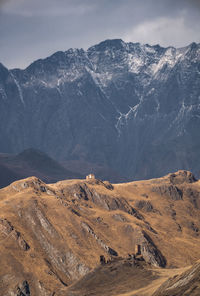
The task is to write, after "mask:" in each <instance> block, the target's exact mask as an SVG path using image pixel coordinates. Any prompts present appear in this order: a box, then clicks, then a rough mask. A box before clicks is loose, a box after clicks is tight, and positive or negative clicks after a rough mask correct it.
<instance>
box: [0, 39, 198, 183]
mask: <svg viewBox="0 0 200 296" xmlns="http://www.w3.org/2000/svg"><path fill="white" fill-rule="evenodd" d="M199 49H200V45H199V44H195V43H193V44H191V45H189V46H187V47H185V48H181V49H175V48H172V47H168V48H162V47H160V46H149V45H140V44H139V43H135V44H133V43H125V42H123V41H122V40H107V41H104V42H102V43H100V44H98V45H96V46H93V47H91V48H89V49H88V50H87V51H84V50H83V49H80V50H79V49H70V50H68V51H66V52H57V53H55V54H53V55H52V56H51V57H48V58H46V59H44V60H38V61H36V62H34V63H33V64H31V65H30V66H29V67H28V68H26V69H25V70H19V69H15V70H8V69H6V68H5V67H4V66H3V65H2V64H0V118H1V126H0V135H1V141H0V152H10V153H19V152H21V151H23V150H24V149H26V148H30V147H33V148H36V149H40V150H42V151H44V152H47V153H48V154H49V155H50V156H52V157H54V158H55V159H58V160H75V159H77V160H85V161H88V162H90V163H97V164H98V163H101V164H102V165H104V164H106V165H107V166H108V167H110V168H112V169H114V170H115V171H118V172H119V173H120V174H121V175H122V176H125V177H128V178H129V179H133V178H134V179H141V178H151V177H158V176H162V175H164V174H166V173H168V172H170V171H176V170H177V168H179V169H192V171H194V173H199V171H198V159H199V156H200V152H199V151H200V149H199V146H200V140H199V130H198V127H199V123H200V119H199V118H200V107H199V95H200V87H199V85H200V75H199V65H200V57H199ZM172 179H173V178H172ZM116 181H117V180H116Z"/></svg>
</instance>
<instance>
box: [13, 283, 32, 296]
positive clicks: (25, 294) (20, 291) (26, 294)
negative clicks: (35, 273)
mask: <svg viewBox="0 0 200 296" xmlns="http://www.w3.org/2000/svg"><path fill="white" fill-rule="evenodd" d="M30 295H31V293H30V289H29V284H28V282H27V281H24V282H23V283H22V284H20V285H19V287H18V288H17V294H16V296H30Z"/></svg>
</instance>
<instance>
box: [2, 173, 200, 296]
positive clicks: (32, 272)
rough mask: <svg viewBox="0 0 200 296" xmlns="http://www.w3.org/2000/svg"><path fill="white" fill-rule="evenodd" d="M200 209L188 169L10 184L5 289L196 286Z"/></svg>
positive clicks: (141, 290)
mask: <svg viewBox="0 0 200 296" xmlns="http://www.w3.org/2000/svg"><path fill="white" fill-rule="evenodd" d="M199 215H200V181H199V180H197V179H196V178H195V177H194V176H193V175H192V173H190V172H188V171H178V172H176V173H173V174H169V175H166V176H164V177H162V178H159V179H151V180H146V181H134V182H130V183H121V184H111V183H110V182H108V181H101V180H98V179H91V180H84V179H74V180H65V181H59V182H57V183H54V184H46V183H44V182H43V181H41V180H40V179H38V178H36V177H29V178H27V179H23V180H19V181H16V182H14V183H12V184H10V185H9V186H8V187H5V188H3V189H1V190H0V257H1V266H0V295H2V296H5V295H6V296H15V295H16V296H19V295H21V296H22V295H25V296H28V295H31V296H36V295H37V296H40V295H41V296H43V295H47V296H52V295H61V296H63V295H69V296H79V295H81V296H83V295H85V296H86V295H87V296H89V295H96V296H97V295H112V296H114V295H116V296H117V295H118V296H119V295H120V296H121V295H123V296H128V295H141V296H142V295H146V296H148V295H149V296H150V295H155V296H162V295H163V296H164V295H172V294H170V293H171V292H170V291H173V295H177V296H179V295H195V296H196V295H198V291H199V290H198V289H199V286H198V285H199V284H198V282H199V263H198V262H197V261H198V260H199V259H200V258H199V254H200V237H199V232H200V222H199ZM137 245H138V246H139V247H140V253H138V254H135V247H136V246H137ZM186 288H187V289H186ZM183 291H189V292H188V293H189V294H187V293H186V294H183ZM167 293H168V294H167ZM181 293H182V294H181ZM195 293H196V294H195Z"/></svg>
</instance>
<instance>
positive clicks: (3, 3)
mask: <svg viewBox="0 0 200 296" xmlns="http://www.w3.org/2000/svg"><path fill="white" fill-rule="evenodd" d="M113 38H121V39H123V40H124V41H129V42H141V43H142V44H145V43H149V44H152V45H153V44H160V45H162V46H170V45H172V46H175V47H182V46H185V45H188V44H189V43H191V42H198V43H199V42H200V0H0V62H2V63H3V64H4V65H5V66H7V67H8V68H14V67H20V68H24V67H26V66H28V65H29V64H30V63H31V62H33V61H34V60H36V59H38V58H44V57H46V56H48V55H50V54H52V53H54V52H55V51H58V50H67V49H69V48H71V47H78V48H81V47H83V48H84V49H87V48H88V47H89V46H91V45H94V44H96V43H99V42H100V41H103V40H105V39H113Z"/></svg>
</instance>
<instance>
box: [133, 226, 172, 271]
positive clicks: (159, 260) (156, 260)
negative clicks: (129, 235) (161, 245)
mask: <svg viewBox="0 0 200 296" xmlns="http://www.w3.org/2000/svg"><path fill="white" fill-rule="evenodd" d="M137 242H138V243H139V244H140V245H141V255H142V256H143V258H144V260H145V261H146V262H147V263H150V264H151V265H153V266H157V267H165V266H166V263H167V262H166V259H165V257H164V256H163V255H162V253H161V251H160V250H159V249H158V248H157V247H156V245H155V244H154V242H153V240H152V239H151V238H150V236H149V235H148V234H147V233H146V232H145V231H142V232H141V233H140V234H139V237H138V239H137Z"/></svg>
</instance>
